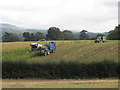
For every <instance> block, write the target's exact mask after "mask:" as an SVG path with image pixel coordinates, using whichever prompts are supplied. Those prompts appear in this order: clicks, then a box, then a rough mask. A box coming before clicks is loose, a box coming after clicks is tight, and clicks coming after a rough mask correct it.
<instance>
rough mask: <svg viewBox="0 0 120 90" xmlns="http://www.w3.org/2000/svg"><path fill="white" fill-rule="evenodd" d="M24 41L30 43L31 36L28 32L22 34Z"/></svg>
mask: <svg viewBox="0 0 120 90" xmlns="http://www.w3.org/2000/svg"><path fill="white" fill-rule="evenodd" d="M23 37H24V41H30V40H31V35H30V33H29V32H24V33H23Z"/></svg>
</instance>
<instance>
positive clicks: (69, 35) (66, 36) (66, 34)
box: [63, 30, 75, 40]
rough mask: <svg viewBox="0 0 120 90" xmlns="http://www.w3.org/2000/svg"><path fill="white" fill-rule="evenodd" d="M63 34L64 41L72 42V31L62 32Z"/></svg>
mask: <svg viewBox="0 0 120 90" xmlns="http://www.w3.org/2000/svg"><path fill="white" fill-rule="evenodd" d="M63 34H64V39H65V40H73V39H75V36H74V35H73V33H72V31H69V30H64V31H63Z"/></svg>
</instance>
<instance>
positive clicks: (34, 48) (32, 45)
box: [30, 43, 42, 51]
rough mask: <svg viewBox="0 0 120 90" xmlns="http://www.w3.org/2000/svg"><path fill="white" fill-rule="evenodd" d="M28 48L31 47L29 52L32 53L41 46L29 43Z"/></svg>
mask: <svg viewBox="0 0 120 90" xmlns="http://www.w3.org/2000/svg"><path fill="white" fill-rule="evenodd" d="M30 46H31V51H34V50H38V49H39V48H41V47H42V44H38V43H31V44H30Z"/></svg>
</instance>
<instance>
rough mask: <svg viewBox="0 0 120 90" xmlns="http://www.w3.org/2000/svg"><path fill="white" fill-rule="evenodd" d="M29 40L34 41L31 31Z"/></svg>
mask: <svg viewBox="0 0 120 90" xmlns="http://www.w3.org/2000/svg"><path fill="white" fill-rule="evenodd" d="M30 40H31V41H34V40H35V36H34V33H31V35H30Z"/></svg>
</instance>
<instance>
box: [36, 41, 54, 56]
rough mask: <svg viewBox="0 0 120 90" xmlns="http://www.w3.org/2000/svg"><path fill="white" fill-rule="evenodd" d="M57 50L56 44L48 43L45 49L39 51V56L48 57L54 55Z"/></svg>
mask: <svg viewBox="0 0 120 90" xmlns="http://www.w3.org/2000/svg"><path fill="white" fill-rule="evenodd" d="M55 49H56V43H54V42H48V43H45V46H44V47H41V48H39V49H38V51H39V55H44V56H46V55H49V54H50V53H54V52H55Z"/></svg>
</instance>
